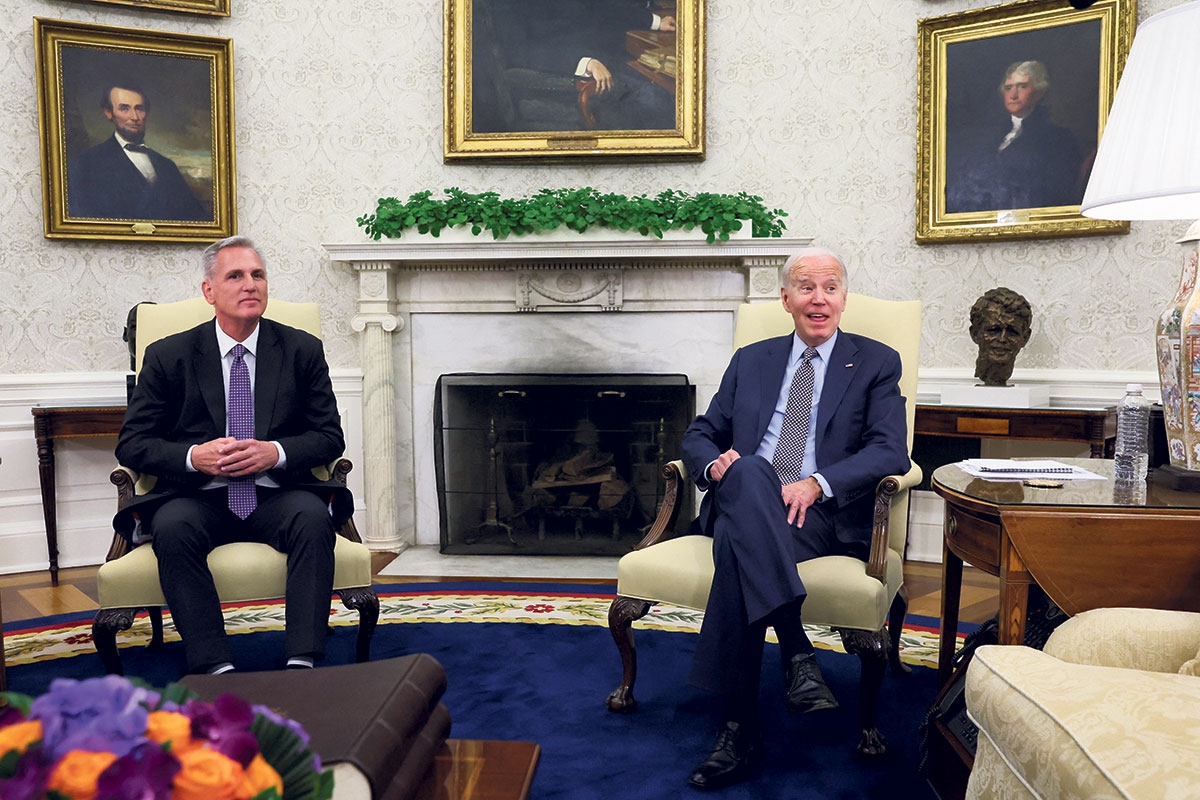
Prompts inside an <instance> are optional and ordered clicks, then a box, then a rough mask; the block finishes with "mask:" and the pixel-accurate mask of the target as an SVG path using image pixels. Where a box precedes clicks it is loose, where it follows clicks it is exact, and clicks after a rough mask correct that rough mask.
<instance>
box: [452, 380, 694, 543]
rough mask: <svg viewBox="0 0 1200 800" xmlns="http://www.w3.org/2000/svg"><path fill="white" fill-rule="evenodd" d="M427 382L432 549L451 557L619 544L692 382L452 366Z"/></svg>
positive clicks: (648, 492) (658, 467) (641, 512)
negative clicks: (434, 509) (437, 532)
mask: <svg viewBox="0 0 1200 800" xmlns="http://www.w3.org/2000/svg"><path fill="white" fill-rule="evenodd" d="M435 391H436V397H435V399H434V428H435V432H436V435H435V438H434V462H435V466H436V471H437V476H436V477H437V495H438V510H439V517H440V523H441V547H440V549H441V552H443V553H446V554H452V555H498V554H503V555H524V554H527V555H621V554H623V553H627V552H629V551H630V550H631V549H632V548H633V546H634V545H635V544H637V542H638V541H639V540H640V539H641V538H642V536H643V535H644V532H645V530H646V528H648V527H649V525H650V523H651V522H653V520H654V517H655V515H656V513H657V511H658V505H659V503H660V501H661V499H662V493H663V482H662V476H661V471H662V468H663V466H664V465H665V464H666V463H667V462H668V461H670V460H672V459H674V458H677V457H678V453H679V448H680V442H681V441H682V438H683V432H684V430H685V429H686V428H687V426H688V424H689V423H690V422H691V421H692V419H693V418H694V416H695V413H696V411H695V407H696V395H695V387H694V386H693V385H692V384H691V383H689V381H688V379H687V376H685V375H674V374H667V375H648V374H604V375H598V374H556V375H548V374H524V375H518V374H465V373H462V374H451V375H442V376H441V377H440V378H439V379H438V382H437V386H436V389H435ZM684 502H685V503H690V502H691V498H690V497H689V498H686V499H685V501H684ZM686 507H688V506H686V505H685V508H686ZM681 516H686V515H681ZM689 521H690V519H685V520H681V522H680V524H681V525H686V524H687V523H688V522H689Z"/></svg>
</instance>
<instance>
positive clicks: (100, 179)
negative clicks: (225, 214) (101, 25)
mask: <svg viewBox="0 0 1200 800" xmlns="http://www.w3.org/2000/svg"><path fill="white" fill-rule="evenodd" d="M62 65H63V99H64V105H65V113H64V128H65V129H64V131H63V134H64V139H65V143H66V156H67V157H66V165H67V175H66V191H65V194H66V211H67V215H68V216H69V217H72V218H76V219H120V220H126V219H128V220H148V221H153V222H205V221H211V220H212V219H213V218H214V211H213V147H212V135H213V134H212V122H211V120H212V109H211V106H210V105H209V104H210V102H211V101H210V96H211V94H210V77H209V74H208V69H207V65H206V64H204V63H201V62H199V61H198V60H197V59H184V58H174V57H170V56H157V55H148V54H128V53H112V52H107V51H100V50H94V49H90V48H64V51H63V55H62Z"/></svg>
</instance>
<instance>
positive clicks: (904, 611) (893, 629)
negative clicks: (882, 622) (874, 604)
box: [888, 586, 912, 675]
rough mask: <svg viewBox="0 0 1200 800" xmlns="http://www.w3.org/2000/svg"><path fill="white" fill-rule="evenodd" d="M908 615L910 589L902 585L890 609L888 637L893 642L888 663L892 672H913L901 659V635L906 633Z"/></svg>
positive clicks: (905, 673)
mask: <svg viewBox="0 0 1200 800" xmlns="http://www.w3.org/2000/svg"><path fill="white" fill-rule="evenodd" d="M907 616H908V590H907V589H906V588H905V587H903V586H901V587H900V591H899V592H897V593H896V597H895V598H894V599H893V600H892V607H891V609H889V611H888V638H890V639H891V644H892V646H891V648H890V649H889V650H888V663H889V664H890V665H891V667H892V672H897V673H900V674H901V675H908V674H909V673H910V672H912V668H911V667H910V666H908V664H905V663H904V662H903V661H901V660H900V637H901V636H902V635H903V634H904V618H905V617H907Z"/></svg>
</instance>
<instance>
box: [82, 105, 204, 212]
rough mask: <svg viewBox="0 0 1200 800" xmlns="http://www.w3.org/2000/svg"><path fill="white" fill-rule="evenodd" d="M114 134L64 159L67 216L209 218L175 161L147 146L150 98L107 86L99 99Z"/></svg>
mask: <svg viewBox="0 0 1200 800" xmlns="http://www.w3.org/2000/svg"><path fill="white" fill-rule="evenodd" d="M100 106H101V109H102V110H103V111H104V116H105V117H107V118H108V120H109V122H111V123H112V124H113V128H114V129H115V130H114V133H113V135H112V136H110V137H109V138H107V139H105V140H104V141H103V142H101V143H100V144H98V145H96V146H95V147H93V148H91V149H90V150H85V151H84V152H83V153H80V154H79V155H78V156H76V157H74V158H72V159H71V160H70V161H69V162H68V164H67V213H68V214H69V215H70V216H72V217H97V218H102V219H145V220H167V221H186V222H199V221H201V220H211V219H212V218H213V215H212V214H211V213H209V212H207V211H205V210H204V207H203V206H202V205H201V204H200V201H199V200H197V199H196V195H195V194H193V193H192V190H191V188H190V187H189V186H188V184H187V182H186V181H185V180H184V178H183V175H182V174H180V172H179V168H178V167H177V166H175V162H174V161H172V160H171V159H169V158H167V157H166V156H164V155H162V154H160V153H158V152H156V151H154V150H151V149H150V148H149V147H147V146H146V144H145V142H144V139H145V137H146V121H147V118H148V117H149V116H150V101H149V100H148V99H147V98H146V94H145V92H143V91H142V90H141V89H136V88H131V87H129V86H128V84H117V85H113V86H109V87H108V88H106V89H105V90H104V94H103V96H102V97H101V101H100Z"/></svg>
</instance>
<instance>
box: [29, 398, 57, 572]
mask: <svg viewBox="0 0 1200 800" xmlns="http://www.w3.org/2000/svg"><path fill="white" fill-rule="evenodd" d="M33 433H34V437H35V438H36V439H37V454H38V481H39V482H40V483H41V486H42V516H43V517H44V518H45V520H46V551H47V555H48V556H49V558H50V585H51V586H58V516H57V513H56V509H57V506H56V505H55V502H56V498H55V495H54V439H53V437H52V436H51V435H50V424H49V422H48V421H47V419H46V417H44V416H36V415H35V416H34V418H33Z"/></svg>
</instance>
